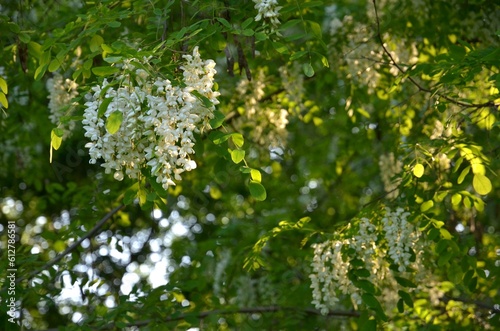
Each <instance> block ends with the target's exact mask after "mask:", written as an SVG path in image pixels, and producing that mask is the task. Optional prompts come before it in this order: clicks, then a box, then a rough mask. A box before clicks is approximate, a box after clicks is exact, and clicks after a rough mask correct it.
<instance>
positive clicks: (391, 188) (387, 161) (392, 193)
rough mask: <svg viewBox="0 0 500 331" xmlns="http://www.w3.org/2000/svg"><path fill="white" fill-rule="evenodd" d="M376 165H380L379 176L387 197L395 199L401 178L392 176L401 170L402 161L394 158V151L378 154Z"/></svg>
mask: <svg viewBox="0 0 500 331" xmlns="http://www.w3.org/2000/svg"><path fill="white" fill-rule="evenodd" d="M378 165H379V167H380V176H381V177H382V182H383V183H384V190H385V192H386V193H387V196H386V197H387V199H395V198H397V197H398V195H399V189H398V186H399V184H400V183H401V178H400V177H398V178H394V177H395V176H396V175H398V174H399V173H400V172H401V171H402V170H403V163H402V162H401V161H400V160H396V158H395V157H394V153H392V152H391V153H389V154H382V155H380V158H379V162H378Z"/></svg>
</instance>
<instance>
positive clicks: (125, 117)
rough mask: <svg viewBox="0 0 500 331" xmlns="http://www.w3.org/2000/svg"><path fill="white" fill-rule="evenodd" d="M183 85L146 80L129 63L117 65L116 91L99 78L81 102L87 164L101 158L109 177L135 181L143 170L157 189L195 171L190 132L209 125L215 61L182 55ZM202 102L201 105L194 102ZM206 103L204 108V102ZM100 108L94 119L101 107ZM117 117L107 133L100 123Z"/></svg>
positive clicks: (147, 77)
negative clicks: (98, 83)
mask: <svg viewBox="0 0 500 331" xmlns="http://www.w3.org/2000/svg"><path fill="white" fill-rule="evenodd" d="M183 57H184V59H185V60H186V63H185V64H184V65H183V66H181V69H182V70H183V82H184V84H185V86H184V87H180V86H175V85H173V84H172V82H171V81H169V80H167V79H162V78H160V77H155V76H152V75H151V74H150V73H148V72H147V71H145V70H144V69H141V68H137V67H136V66H135V65H134V64H133V62H132V61H127V62H126V63H124V65H123V69H124V72H125V73H124V74H122V75H121V76H119V77H117V78H116V81H119V82H121V85H120V86H118V87H115V86H114V85H113V86H110V84H109V83H108V82H107V80H104V81H103V83H102V85H101V86H95V87H93V88H92V92H93V93H89V94H88V95H87V96H86V98H87V102H86V103H85V107H86V108H85V112H84V120H83V122H82V123H83V125H84V129H85V136H86V137H88V138H90V140H91V142H89V143H88V144H87V145H86V147H87V148H88V149H89V154H90V158H91V159H90V163H96V162H97V160H98V159H101V158H102V159H103V160H104V163H102V164H101V166H103V167H104V168H105V169H106V170H105V171H106V173H111V172H114V178H115V179H117V180H122V179H123V178H124V176H125V175H127V176H128V177H130V178H138V177H139V176H140V174H141V169H142V168H143V167H148V169H149V171H150V173H151V176H153V177H155V178H156V181H157V182H158V183H160V184H161V185H162V186H163V188H165V189H167V188H168V187H169V186H170V185H175V182H174V180H177V181H179V180H181V176H180V175H181V173H183V172H185V171H190V170H193V169H195V168H196V162H195V161H194V160H192V159H191V155H192V154H194V149H193V147H194V144H195V142H196V141H195V138H194V133H197V132H200V131H202V130H204V129H205V128H208V127H209V124H208V121H209V120H210V119H211V118H212V117H213V111H214V109H215V105H216V104H218V100H217V97H218V96H219V93H218V92H216V91H213V85H214V80H213V79H214V75H215V73H216V70H215V62H214V61H213V60H206V61H203V60H202V59H201V58H200V54H199V51H198V47H195V49H194V51H193V55H184V56H183ZM201 98H205V102H203V101H202V100H200V99H201ZM207 100H208V101H210V102H209V105H207V102H206V101H207ZM103 103H104V105H106V104H107V106H106V109H105V110H104V111H103V110H102V109H101V112H103V114H102V116H99V115H100V114H99V112H100V109H99V108H102V105H103ZM116 118H121V119H122V120H121V124H120V127H119V129H118V130H117V131H116V132H114V133H113V134H112V133H110V132H109V128H107V125H106V123H108V122H109V121H111V120H112V119H113V120H115V119H116Z"/></svg>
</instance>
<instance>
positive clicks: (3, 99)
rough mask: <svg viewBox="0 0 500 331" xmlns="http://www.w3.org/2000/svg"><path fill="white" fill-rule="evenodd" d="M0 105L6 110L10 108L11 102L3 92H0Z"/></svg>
mask: <svg viewBox="0 0 500 331" xmlns="http://www.w3.org/2000/svg"><path fill="white" fill-rule="evenodd" d="M0 104H1V105H2V107H4V108H5V109H7V108H9V101H8V100H7V97H6V96H5V94H4V93H3V92H0Z"/></svg>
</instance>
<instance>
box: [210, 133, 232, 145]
mask: <svg viewBox="0 0 500 331" xmlns="http://www.w3.org/2000/svg"><path fill="white" fill-rule="evenodd" d="M231 135H232V133H222V132H220V131H212V132H210V133H209V135H208V138H209V139H210V140H212V142H213V143H214V144H216V145H220V144H222V143H223V142H225V141H226V140H228V139H229V137H231Z"/></svg>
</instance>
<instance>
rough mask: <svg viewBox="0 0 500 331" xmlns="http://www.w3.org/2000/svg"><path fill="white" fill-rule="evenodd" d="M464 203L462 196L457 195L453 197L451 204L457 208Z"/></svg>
mask: <svg viewBox="0 0 500 331" xmlns="http://www.w3.org/2000/svg"><path fill="white" fill-rule="evenodd" d="M460 202H462V195H461V194H460V193H455V194H453V195H452V196H451V203H452V204H453V205H455V206H457V205H458V204H460Z"/></svg>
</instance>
